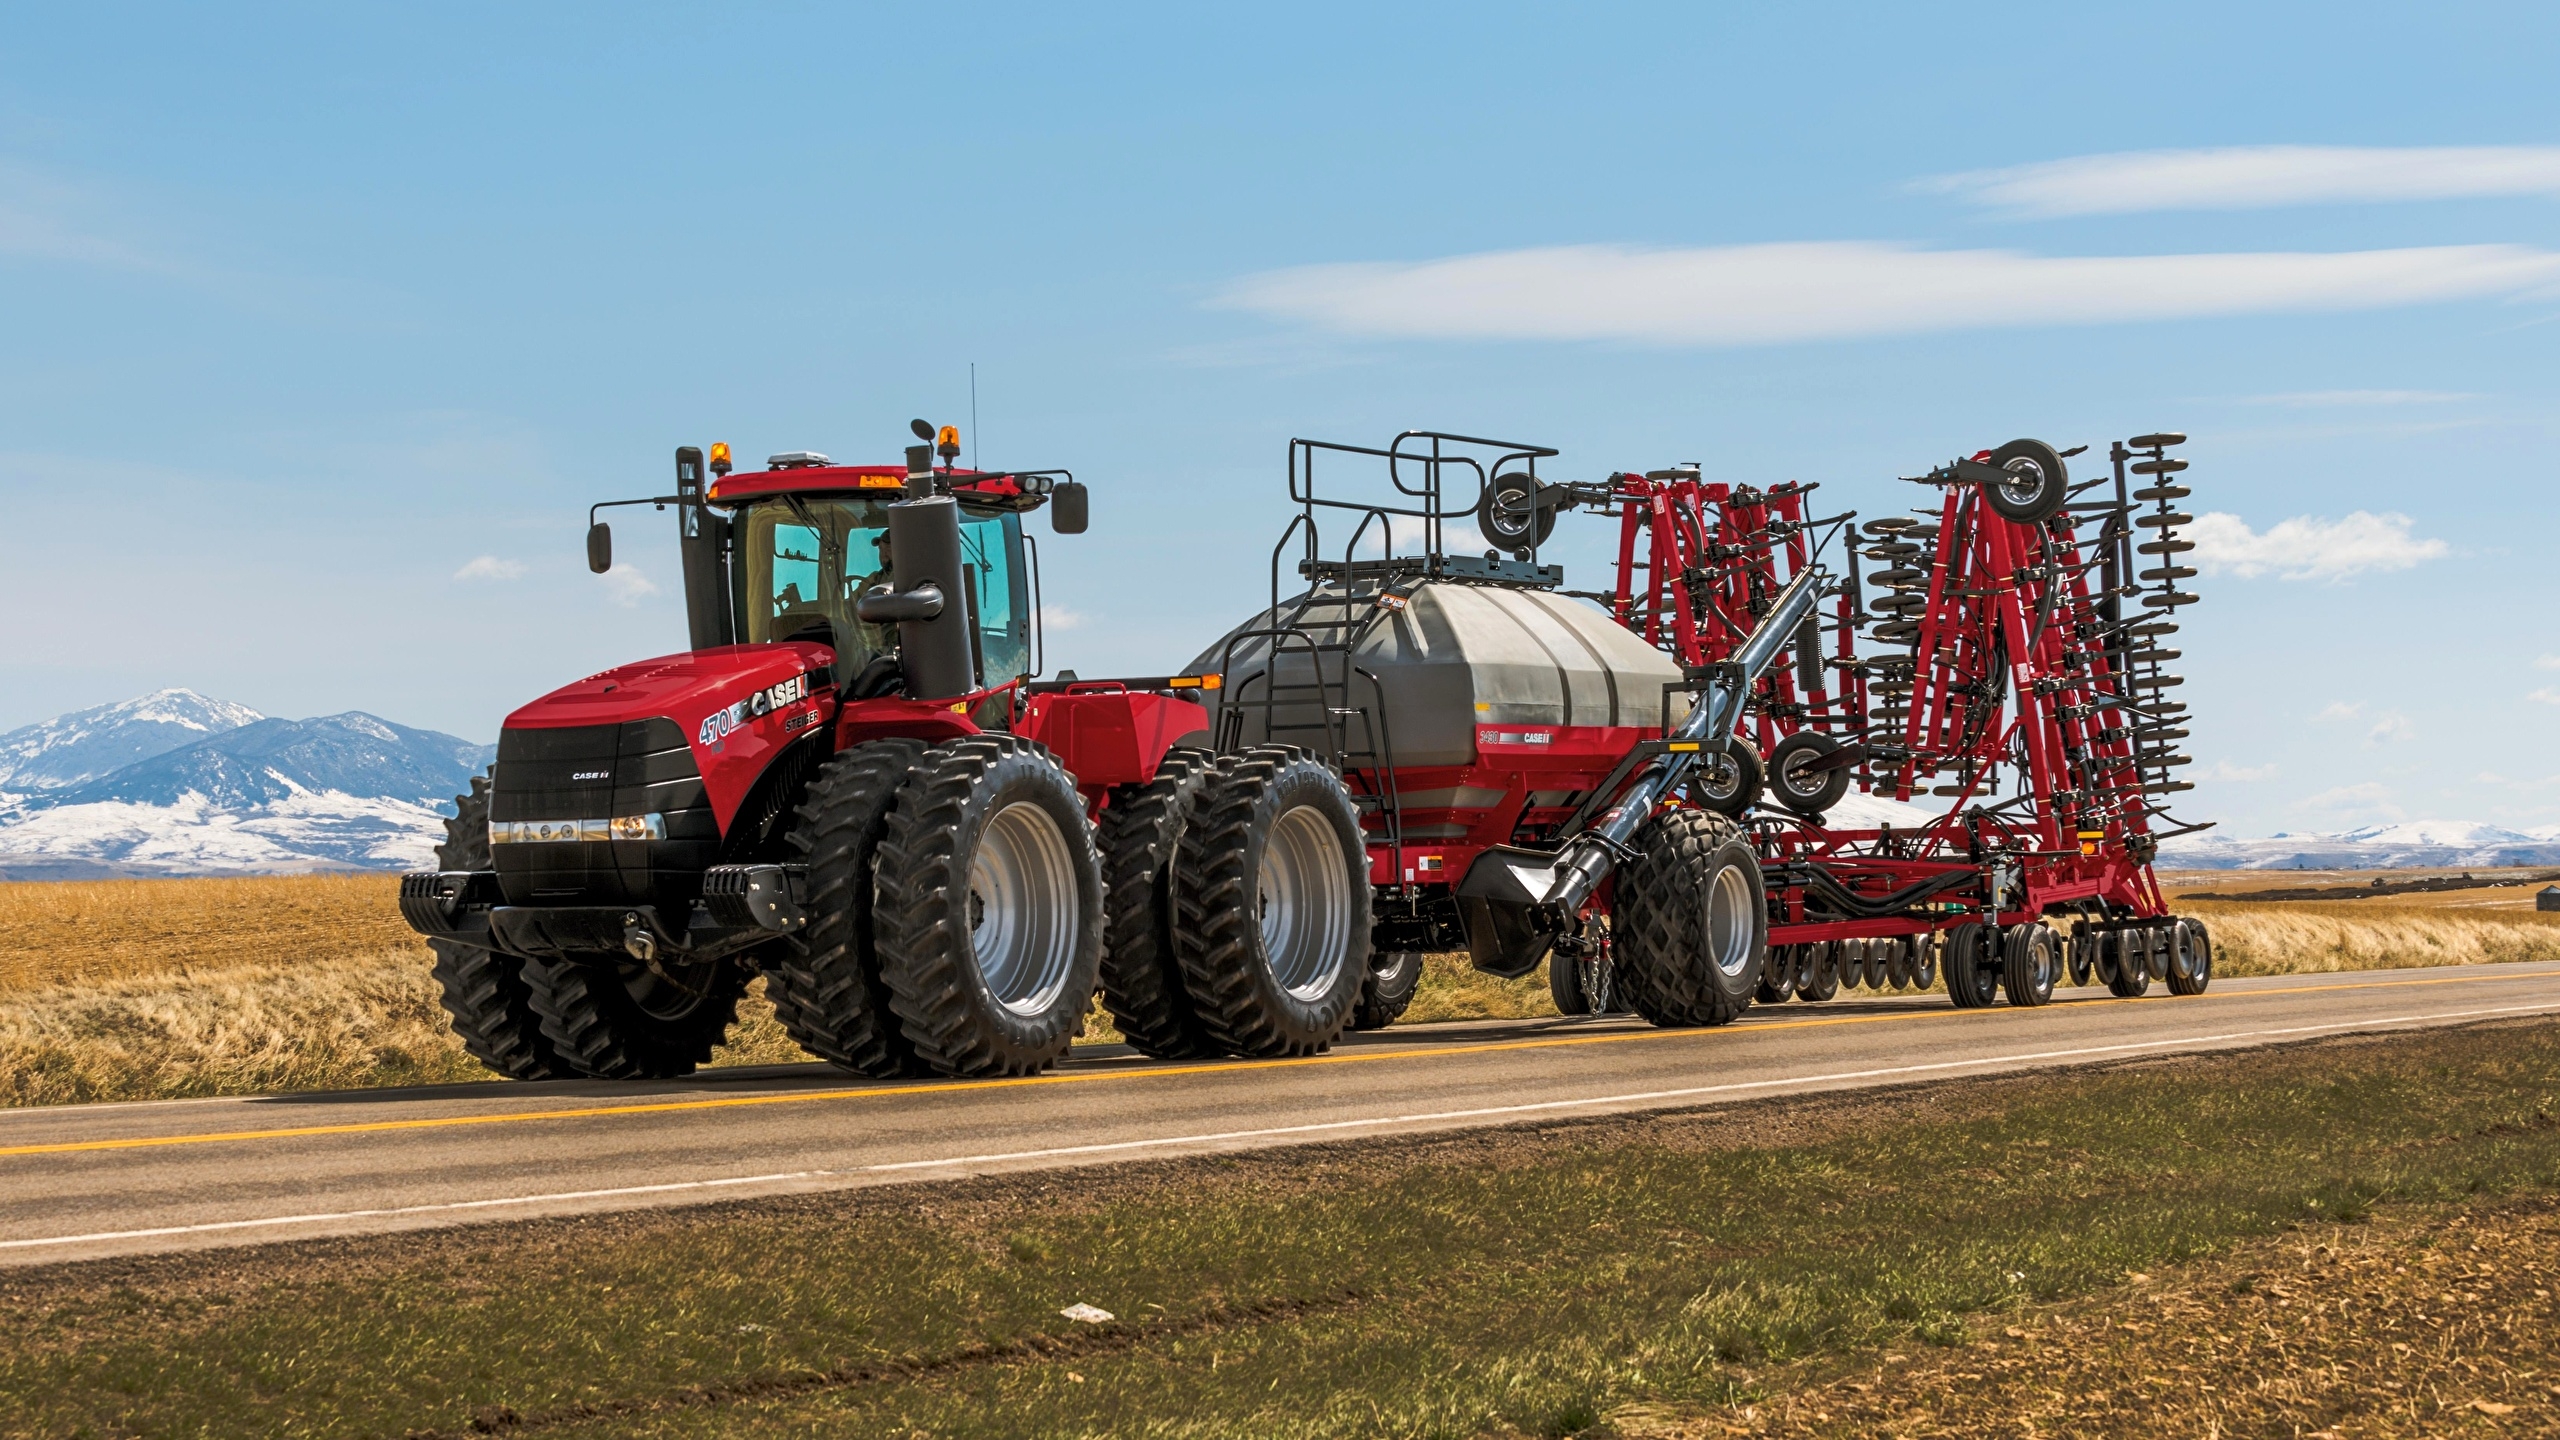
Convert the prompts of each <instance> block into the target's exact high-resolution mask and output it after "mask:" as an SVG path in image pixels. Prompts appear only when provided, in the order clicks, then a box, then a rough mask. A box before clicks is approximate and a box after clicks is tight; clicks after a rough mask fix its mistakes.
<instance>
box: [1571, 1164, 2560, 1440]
mask: <svg viewBox="0 0 2560 1440" xmlns="http://www.w3.org/2000/svg"><path fill="white" fill-rule="evenodd" d="M2555 1289H2560V1204H2555V1202H2554V1201H2553V1200H2552V1199H2551V1198H2550V1197H2547V1196H2546V1197H2538V1198H2536V1199H2533V1200H2530V1201H2526V1202H2521V1203H2515V1204H2507V1205H2500V1206H2496V1207H2483V1208H2477V1209H2456V1210H2449V1211H2447V1210H2422V1211H2415V1212H2407V1213H2395V1212H2393V1211H2390V1210H2383V1211H2380V1212H2377V1213H2374V1214H2372V1215H2371V1216H2369V1217H2364V1218H2361V1219H2360V1220H2359V1221H2358V1222H2357V1223H2351V1224H2328V1225H2308V1226H2305V1227H2303V1228H2302V1229H2300V1230H2298V1231H2296V1232H2295V1233H2293V1234H2290V1235H2286V1236H2284V1237H2282V1238H2280V1239H2275V1240H2267V1241H2259V1242H2253V1243H2247V1244H2243V1245H2241V1246H2238V1247H2235V1249H2233V1250H2232V1251H2231V1252H2229V1253H2227V1254H2224V1255H2222V1256H2220V1257H2217V1258H2216V1259H2213V1260H2211V1261H2207V1262H2202V1263H2197V1264H2191V1265H2184V1266H2180V1267H2177V1268H2176V1269H2175V1270H2164V1271H2163V1272H2162V1273H2161V1274H2159V1275H2157V1276H2150V1275H2134V1276H2129V1277H2127V1283H2126V1284H2125V1285H2124V1286H2122V1287H2120V1288H2118V1289H2116V1290H2114V1291H2112V1292H2110V1293H2106V1294H2102V1295H2097V1296H2092V1297H2089V1298H2087V1299H2084V1300H2082V1301H2079V1302H2076V1303H2074V1304H2070V1305H2066V1306H2061V1307H2056V1308H2053V1309H2050V1310H2046V1311H2043V1312H2041V1313H2036V1314H2031V1315H2024V1316H2019V1317H2016V1318H2015V1319H2013V1320H2010V1321H2007V1322H2005V1323H2002V1324H2000V1325H1998V1326H1997V1327H1996V1328H1988V1330H1987V1333H1985V1334H1983V1335H1981V1336H1980V1337H1979V1338H1977V1339H1975V1340H1973V1341H1971V1342H1970V1343H1967V1344H1964V1345H1960V1346H1956V1347H1953V1348H1951V1349H1948V1350H1943V1351H1934V1352H1932V1351H1920V1352H1917V1353H1912V1354H1886V1355H1884V1356H1881V1357H1877V1358H1876V1359H1874V1360H1873V1361H1872V1362H1871V1363H1870V1364H1868V1365H1866V1366H1864V1367H1862V1368H1860V1369H1857V1370H1855V1371H1853V1372H1851V1373H1850V1374H1847V1375H1845V1376H1842V1377H1840V1378H1838V1379H1835V1380H1832V1381H1831V1382H1829V1383H1827V1384H1822V1385H1818V1386H1810V1387H1807V1388H1803V1389H1795V1390H1785V1389H1781V1390H1779V1391H1778V1393H1776V1394H1775V1395H1774V1396H1772V1397H1771V1398H1767V1399H1763V1400H1760V1401H1756V1402H1753V1403H1750V1404H1744V1405H1736V1406H1733V1407H1730V1408H1728V1409H1724V1410H1720V1411H1715V1412H1710V1413H1708V1414H1704V1415H1690V1416H1686V1417H1682V1416H1679V1415H1676V1414H1673V1413H1669V1412H1666V1411H1663V1410H1660V1409H1650V1408H1647V1407H1641V1406H1639V1407H1631V1408H1630V1409H1629V1410H1627V1411H1625V1412H1623V1413H1621V1414H1619V1415H1616V1416H1613V1417H1611V1420H1610V1422H1609V1425H1608V1427H1607V1429H1605V1430H1595V1431H1594V1432H1593V1433H1594V1434H1595V1435H1597V1434H1608V1433H1615V1434H1619V1435H1623V1436H1626V1437H1628V1440H1673V1437H1678V1440H1690V1437H1704V1436H1718V1437H1721V1436H1727V1435H1767V1436H1786V1437H1832V1436H1850V1435H1856V1436H1870V1435H1893V1436H1909V1437H1922V1436H1929V1437H1937V1436H1945V1437H1968V1436H1981V1437H1991V1436H1998V1437H2002V1440H2010V1437H2016V1436H2022V1435H2057V1436H2059V1435H2073V1436H2084V1435H2085V1436H2155V1435H2235V1436H2236V1435H2285V1436H2302V1437H2313V1440H2364V1437H2377V1440H2378V1437H2399V1436H2421V1435H2424V1436H2437V1435H2447V1434H2467V1433H2478V1434H2483V1435H2489V1434H2509V1435H2516V1434H2541V1435H2548V1434H2554V1433H2560V1302H2555V1300H2554V1298H2553V1297H2554V1291H2555Z"/></svg>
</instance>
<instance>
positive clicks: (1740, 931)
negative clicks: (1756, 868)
mask: <svg viewBox="0 0 2560 1440" xmlns="http://www.w3.org/2000/svg"><path fill="white" fill-rule="evenodd" d="M1707 958H1708V959H1709V960H1712V961H1714V962H1715V967H1716V969H1718V970H1720V971H1722V972H1724V974H1725V975H1727V976H1728V977H1733V976H1739V975H1741V974H1742V972H1743V971H1744V970H1745V969H1746V968H1748V967H1749V966H1750V964H1751V882H1750V881H1749V880H1746V879H1744V878H1743V874H1742V870H1741V867H1739V866H1735V865H1726V866H1723V867H1721V868H1719V869H1718V870H1717V871H1716V877H1715V879H1713V880H1712V881H1709V882H1708V884H1707Z"/></svg>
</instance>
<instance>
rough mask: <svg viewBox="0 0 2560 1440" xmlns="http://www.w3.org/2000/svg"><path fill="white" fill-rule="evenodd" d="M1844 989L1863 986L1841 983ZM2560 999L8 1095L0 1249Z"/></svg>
mask: <svg viewBox="0 0 2560 1440" xmlns="http://www.w3.org/2000/svg"><path fill="white" fill-rule="evenodd" d="M1845 993H1847V994H1851V995H1859V994H1863V993H1864V992H1845ZM2554 1013H2560V965H2547V964H2546V965H2498V966H2477V967H2465V968H2461V969H2448V970H2403V971H2379V972H2367V973H2361V974H2349V975H2317V976H2285V977H2279V978H2269V979H2258V980H2221V981H2217V982H2216V983H2215V984H2214V986H2213V989H2212V990H2211V991H2210V992H2209V993H2207V994H2205V995H2201V996H2195V997H2190V998H2184V999H2178V998H2171V997H2168V996H2166V995H2164V994H2163V993H2162V992H2160V991H2159V990H2156V989H2155V990H2154V991H2153V993H2152V995H2151V996H2150V997H2148V998H2145V999H2141V1000H2118V999H2114V998H2112V997H2110V996H2108V995H2107V994H2106V992H2105V991H2103V990H2097V989H2090V990H2071V991H2065V992H2063V994H2062V995H2061V996H2060V997H2059V998H2058V999H2057V1001H2056V1003H2054V1004H2053V1005H2051V1006H2048V1007H2045V1008H2043V1009H2036V1010H2014V1009H2011V1008H2009V1007H2007V1006H1998V1007H1995V1008H1992V1009H1989V1010H1973V1011H1961V1010H1956V1009H1954V1008H1953V1007H1951V1006H1950V1005H1949V1004H1948V1003H1947V1000H1946V997H1945V996H1944V995H1942V994H1931V995H1923V996H1911V995H1905V996H1901V997H1895V996H1893V995H1890V994H1888V995H1884V996H1880V997H1877V998H1873V999H1842V1000H1835V1001H1833V1002H1831V1003H1829V1004H1825V1005H1805V1004H1800V1003H1791V1004H1787V1005H1781V1006H1775V1007H1769V1008H1755V1009H1754V1010H1752V1011H1751V1012H1750V1013H1749V1015H1747V1016H1746V1017H1745V1018H1744V1019H1743V1020H1742V1021H1741V1022H1739V1023H1737V1024H1735V1025H1732V1026H1728V1027H1724V1028H1721V1029H1716V1030H1656V1029H1653V1028H1651V1027H1649V1026H1647V1025H1645V1024H1643V1023H1642V1022H1640V1021H1634V1020H1620V1019H1610V1020H1597V1021H1591V1020H1584V1021H1564V1020H1553V1019H1550V1020H1543V1021H1478V1022H1469V1023H1463V1024H1444V1025H1416V1026H1398V1027H1395V1028H1393V1029H1390V1030H1387V1031H1384V1032H1381V1033H1379V1034H1376V1035H1368V1036H1359V1037H1355V1038H1354V1039H1353V1040H1352V1041H1351V1042H1350V1043H1347V1044H1345V1045H1343V1046H1341V1047H1339V1048H1337V1049H1336V1050H1334V1051H1333V1052H1332V1053H1330V1054H1328V1055H1322V1056H1317V1057H1314V1058H1312V1059H1306V1060H1279V1061H1231V1062H1219V1063H1197V1064H1168V1063H1163V1062H1158V1061H1150V1060H1145V1059H1142V1058H1139V1057H1136V1056H1133V1055H1130V1054H1129V1053H1128V1052H1126V1051H1125V1050H1123V1049H1121V1048H1120V1047H1117V1046H1109V1047H1101V1048H1099V1049H1096V1050H1094V1051H1092V1052H1090V1053H1084V1054H1080V1055H1079V1056H1078V1057H1077V1058H1076V1059H1074V1060H1073V1061H1071V1062H1070V1063H1068V1064H1067V1065H1065V1066H1063V1067H1061V1068H1060V1069H1058V1070H1056V1071H1053V1072H1051V1073H1049V1074H1047V1075H1041V1076H1034V1077H1029V1078H1025V1079H1015V1080H978V1081H951V1080H945V1081H909V1082H897V1083H885V1084H884V1083H876V1082H867V1081H854V1080H851V1079H850V1078H848V1077H846V1076H844V1075H842V1074H840V1073H838V1072H835V1071H833V1070H830V1069H827V1068H825V1067H822V1066H787V1067H767V1068H758V1069H736V1070H717V1071H709V1072H705V1073H704V1074H701V1075H697V1076H694V1077H692V1078H690V1079H686V1080H678V1081H666V1082H660V1083H652V1084H611V1083H605V1082H595V1081H561V1082H551V1083H542V1084H506V1085H501V1084H487V1085H456V1086H444V1087H439V1088H432V1089H409V1090H370V1091H352V1092H336V1093H330V1094H316V1095H278V1096H267V1097H259V1098H254V1099H223V1100H187V1101H166V1102H150V1103H139V1104H126V1105H91V1106H73V1107H63V1108H56V1109H42V1110H18V1111H9V1112H4V1113H0V1264H9V1265H26V1264H43V1263H52V1262H58V1261H63V1260H73V1259H86V1258H94V1257H100V1256H110V1255H134V1254H144V1253H150V1252H156V1251H170V1250H186V1249H198V1248H204V1247H211V1246H220V1245H239V1244H252V1243H257V1242H262V1241H269V1240H282V1239H303V1238H310V1237H314V1236H324V1235H349V1234H363V1233H372V1232H380V1231H388V1230H403V1229H415V1228H423V1227H430V1226H438V1225H454V1224H468V1223H472V1222H476V1221H488V1220H499V1219H520V1218H524V1217H528V1216H536V1215H560V1214H571V1213H578V1212H591V1211H600V1210H619V1209H629V1208H634V1207H640V1206H651V1205H669V1204H684V1203H688V1202H696V1201H703V1200H714V1199H731V1198H738V1197H743V1196H753V1195H771V1194H781V1193H790V1192H796V1191H810V1190H828V1189H839V1188H844V1187H849V1186H857V1185H878V1184H890V1183H896V1182H899V1181H905V1180H928V1179H951V1178H955V1177H960V1176H966V1175H974V1174H985V1173H990V1172H996V1171H1009V1170H1026V1169H1042V1168H1055V1167H1064V1166H1073V1165H1084V1164H1094V1163H1103V1162H1109V1161H1113V1160H1122V1159H1136V1158H1148V1157H1154V1156H1166V1155H1182V1154H1198V1153H1203V1152H1213V1151H1226V1150H1242V1149H1254V1148H1261V1147H1266V1146H1276V1145H1288V1144H1296V1143H1305V1142H1309V1141H1321V1140H1338V1139H1345V1138H1352V1137H1365V1136H1376V1135H1389V1134H1396V1133H1400V1132H1401V1133H1410V1132H1419V1131H1430V1130H1447V1129H1458V1128H1464V1127H1469V1126H1483V1125H1501V1124H1510V1123H1517V1122H1520V1121H1524V1120H1535V1119H1538V1118H1541V1117H1547V1116H1573V1115H1593V1114H1606V1113H1610V1112H1613V1111H1645V1110H1663V1109H1675V1108H1687V1107H1694V1106H1703V1105H1714V1104H1719V1103H1726V1102H1730V1101H1734V1100H1741V1099H1749V1098H1754V1097H1759V1096H1765V1095H1776V1094H1803V1093H1809V1092H1815V1091H1824V1090H1843V1089H1854V1088H1859V1087H1867V1086H1882V1085H1896V1084H1908V1083H1911V1082H1913V1081H1921V1080H1938V1079H1946V1078H1950V1077H1960V1076H1965V1075H1982V1074H1996V1073H2002V1072H2014V1071H2020V1070H2032V1069H2039V1068H2053V1067H2063V1066H2071V1065H2083V1064H2089V1063H2093V1062H2100V1061H2107V1060H2120V1059H2125V1058H2128V1057H2136V1056H2141V1055H2145V1054H2158V1053H2166V1052H2174V1051H2199V1050H2221V1049H2232V1048H2239V1047H2246V1046H2252V1045H2266V1044H2275V1043H2281V1042H2284V1041H2290V1040H2304V1039H2311V1038H2316V1037H2318V1036H2322V1035H2330V1034H2338V1033H2342V1032H2348V1031H2375V1030H2391V1029H2401V1028H2409V1027H2417V1026H2429V1025H2458V1024H2464V1023H2469V1022H2475V1021H2483V1020H2490V1019H2496V1018H2501V1017H2516V1016H2526V1015H2535V1014H2554Z"/></svg>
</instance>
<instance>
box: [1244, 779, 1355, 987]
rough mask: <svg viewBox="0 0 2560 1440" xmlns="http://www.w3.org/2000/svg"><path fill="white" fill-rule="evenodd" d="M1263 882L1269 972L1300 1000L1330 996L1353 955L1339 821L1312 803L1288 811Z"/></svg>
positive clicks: (1267, 853) (1272, 841) (1267, 850)
mask: <svg viewBox="0 0 2560 1440" xmlns="http://www.w3.org/2000/svg"><path fill="white" fill-rule="evenodd" d="M1258 880H1259V890H1260V901H1261V907H1260V908H1261V918H1262V954H1263V958H1264V961H1265V963H1267V964H1268V965H1269V966H1270V967H1271V978H1272V979H1273V980H1275V981H1277V982H1278V983H1279V986H1280V988H1281V989H1283V990H1286V991H1288V992H1289V994H1290V995H1292V996H1294V997H1296V998H1297V999H1300V1000H1319V999H1322V998H1324V996H1326V995H1327V994H1329V993H1330V992H1331V991H1332V990H1333V987H1334V983H1335V982H1336V981H1337V980H1339V979H1340V978H1341V976H1342V970H1343V965H1344V962H1345V961H1347V960H1348V959H1349V958H1350V954H1351V874H1350V870H1349V868H1348V867H1347V866H1346V865H1345V864H1344V863H1343V856H1342V841H1341V838H1340V837H1339V836H1337V835H1336V834H1335V833H1334V828H1333V822H1332V821H1331V820H1330V819H1328V818H1327V817H1326V816H1325V815H1324V813H1323V812H1322V811H1319V810H1317V809H1315V808H1313V807H1312V806H1306V805H1301V806H1298V807H1297V808H1295V809H1293V810H1291V811H1289V812H1288V813H1286V814H1284V815H1282V816H1281V817H1280V821H1279V823H1278V824H1276V825H1273V826H1272V827H1271V835H1270V838H1269V839H1267V840H1265V841H1264V842H1263V846H1262V866H1261V874H1260V875H1259V877H1258Z"/></svg>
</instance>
